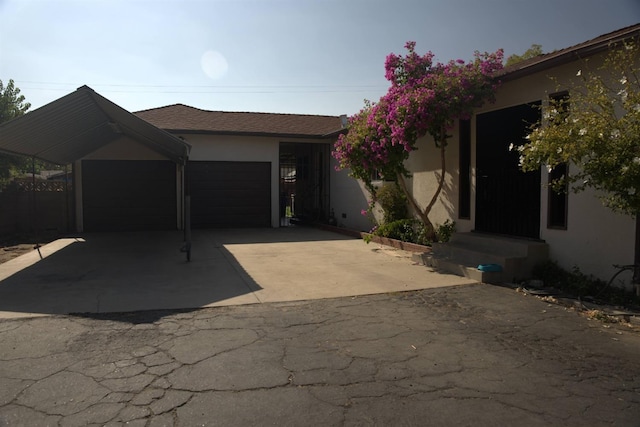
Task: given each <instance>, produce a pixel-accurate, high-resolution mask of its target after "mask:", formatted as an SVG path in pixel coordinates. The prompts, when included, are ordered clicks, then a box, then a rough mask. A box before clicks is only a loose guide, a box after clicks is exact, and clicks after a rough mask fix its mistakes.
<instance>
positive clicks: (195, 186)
mask: <svg viewBox="0 0 640 427" xmlns="http://www.w3.org/2000/svg"><path fill="white" fill-rule="evenodd" d="M187 176H188V185H189V193H190V195H191V224H192V226H193V227H200V228H206V227H270V226H271V163H269V162H215V161H212V162H199V161H193V162H189V164H188V166H187Z"/></svg>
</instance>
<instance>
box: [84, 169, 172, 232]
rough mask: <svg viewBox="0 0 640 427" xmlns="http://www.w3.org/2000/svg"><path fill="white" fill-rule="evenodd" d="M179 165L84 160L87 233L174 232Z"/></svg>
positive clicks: (85, 223) (85, 227) (85, 222)
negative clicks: (177, 169) (177, 166)
mask: <svg viewBox="0 0 640 427" xmlns="http://www.w3.org/2000/svg"><path fill="white" fill-rule="evenodd" d="M176 200H177V197H176V165H175V163H173V162H171V161H168V160H166V161H165V160H84V161H83V162H82V201H83V203H82V207H83V217H84V229H85V231H130V230H175V229H176V228H177V217H176V215H177V213H176V209H177V202H176Z"/></svg>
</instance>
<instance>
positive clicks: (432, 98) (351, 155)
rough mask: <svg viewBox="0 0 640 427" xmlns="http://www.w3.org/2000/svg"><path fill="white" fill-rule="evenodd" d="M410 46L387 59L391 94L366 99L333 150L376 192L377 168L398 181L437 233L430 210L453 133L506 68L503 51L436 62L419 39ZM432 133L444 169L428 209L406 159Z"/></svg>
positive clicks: (489, 96) (431, 232)
mask: <svg viewBox="0 0 640 427" xmlns="http://www.w3.org/2000/svg"><path fill="white" fill-rule="evenodd" d="M405 48H406V49H407V51H408V53H407V54H406V55H405V56H400V55H395V54H390V55H389V56H387V58H386V61H385V70H386V78H387V80H389V81H390V82H391V87H390V88H389V89H388V91H387V93H386V95H384V96H383V97H382V98H380V100H379V101H378V102H377V103H372V102H368V101H365V106H364V108H363V109H362V110H361V111H360V112H359V113H357V114H355V115H353V116H351V117H350V118H349V125H348V132H347V134H345V135H340V137H339V138H338V141H337V142H336V144H335V146H334V151H333V153H332V154H333V156H334V157H335V158H336V160H338V162H339V167H340V168H348V169H350V171H351V172H350V173H351V176H353V177H355V178H357V179H360V180H361V181H363V182H364V184H365V185H366V187H367V188H368V189H369V191H370V192H371V193H372V195H375V189H374V187H373V184H372V182H371V177H372V176H373V175H374V174H375V173H378V174H380V175H382V177H383V178H384V179H386V180H390V181H395V182H397V183H398V184H399V185H400V188H401V189H402V190H403V192H404V193H405V195H406V196H407V200H408V202H409V204H410V206H411V207H412V208H413V210H414V211H415V213H416V215H417V216H418V217H419V218H420V220H421V221H422V222H423V223H424V225H425V228H426V230H427V233H428V234H429V237H431V238H433V237H434V236H435V232H434V227H433V224H432V222H431V220H430V219H429V214H430V212H431V209H432V208H433V206H434V204H435V203H436V201H437V200H438V197H439V195H440V192H441V191H442V187H443V184H444V179H445V173H446V163H445V149H446V147H447V143H448V142H447V140H448V139H449V138H450V135H448V132H449V131H450V130H451V129H452V128H453V127H454V125H455V124H456V122H457V120H458V119H466V118H469V117H470V116H471V114H472V113H473V110H474V109H475V108H478V107H480V106H481V105H482V104H484V102H486V101H492V100H493V95H494V92H495V89H496V85H497V83H496V81H495V80H494V79H493V77H492V76H493V75H494V73H495V72H496V71H498V70H500V69H501V68H502V55H503V53H502V50H498V51H497V52H495V53H492V54H489V53H484V54H480V53H478V52H476V54H475V59H474V60H473V61H470V62H468V63H465V61H463V60H460V59H459V60H456V61H450V62H448V63H446V64H443V63H437V64H434V63H433V56H434V55H433V53H431V52H428V53H427V54H425V55H422V56H421V55H418V54H417V53H416V52H415V42H408V43H407V44H406V45H405ZM427 134H429V135H431V137H433V140H434V142H435V145H436V147H437V148H438V150H439V155H440V156H439V157H440V171H439V176H438V177H437V179H438V187H437V189H436V191H435V193H434V194H433V196H432V198H431V200H430V202H429V203H428V204H427V206H426V207H424V208H422V207H420V206H419V204H418V202H417V201H416V199H415V197H414V196H413V195H412V194H411V192H409V190H408V188H407V185H406V182H405V178H408V177H410V176H411V175H410V173H409V171H408V170H407V169H406V167H405V165H404V162H405V161H406V160H407V159H408V158H409V154H410V153H411V152H412V151H414V150H416V148H417V147H416V143H417V140H418V139H419V138H422V137H423V136H425V135H427ZM374 197H375V196H374Z"/></svg>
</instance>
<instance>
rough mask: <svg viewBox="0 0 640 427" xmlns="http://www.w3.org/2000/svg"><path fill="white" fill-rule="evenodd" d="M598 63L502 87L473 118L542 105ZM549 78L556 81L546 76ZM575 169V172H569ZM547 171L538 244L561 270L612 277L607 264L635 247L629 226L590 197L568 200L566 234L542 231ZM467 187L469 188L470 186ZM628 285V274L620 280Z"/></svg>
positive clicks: (626, 257) (623, 259)
mask: <svg viewBox="0 0 640 427" xmlns="http://www.w3.org/2000/svg"><path fill="white" fill-rule="evenodd" d="M601 61H602V57H592V58H590V59H589V61H588V65H586V64H585V63H583V62H577V61H576V62H573V63H570V64H566V65H564V66H561V67H556V68H555V69H553V70H549V71H546V72H540V73H537V74H534V75H531V76H527V77H524V78H521V79H518V80H515V81H509V82H505V83H504V84H503V85H502V86H501V88H500V89H499V90H498V93H497V97H496V98H497V99H496V103H495V104H493V105H486V106H484V107H483V108H482V109H480V110H478V112H477V113H483V112H487V111H493V110H497V109H502V108H507V107H511V106H515V105H520V104H524V103H527V102H533V101H539V100H542V101H543V102H544V101H545V100H547V99H548V96H549V95H550V94H552V93H555V92H558V91H561V90H564V89H566V88H567V82H569V81H575V80H577V77H576V74H577V72H578V71H579V70H582V71H583V72H585V71H586V70H587V69H590V70H594V71H595V70H596V69H597V67H598V66H599V64H601ZM550 75H553V76H554V78H555V79H556V80H552V79H551V78H550V77H549V76H550ZM471 131H472V136H471V137H472V165H475V157H476V156H475V154H476V153H475V135H476V132H475V120H474V121H473V122H472V130H471ZM571 167H575V166H570V168H571ZM547 177H548V175H547V171H546V169H544V168H543V170H542V185H543V188H542V191H541V194H540V198H541V199H540V202H541V214H540V238H541V239H542V240H545V241H546V242H547V243H548V244H549V246H550V257H551V259H553V260H555V261H557V262H558V263H559V264H560V265H561V266H562V267H564V268H566V269H571V268H573V267H574V266H577V267H578V268H579V269H580V270H581V271H582V272H584V273H587V274H593V275H594V276H597V277H600V278H601V279H603V280H608V279H609V278H610V277H611V276H612V275H613V273H614V272H615V271H616V270H615V269H614V268H613V267H612V264H632V263H633V257H634V247H635V220H634V219H633V218H631V217H628V216H622V215H618V214H615V213H613V212H611V211H610V210H609V209H607V208H605V207H603V206H602V203H601V201H600V200H599V199H598V198H597V197H596V194H595V192H593V191H589V190H588V191H585V192H584V193H580V194H574V193H573V192H570V193H569V195H568V218H567V229H566V230H556V229H549V228H548V227H547V201H548V189H547V188H546V187H545V184H546V183H547V182H548V179H547ZM473 187H475V182H474V185H473ZM474 212H475V198H474V197H472V214H474ZM623 278H624V279H626V281H630V279H631V274H630V273H628V274H626V276H623Z"/></svg>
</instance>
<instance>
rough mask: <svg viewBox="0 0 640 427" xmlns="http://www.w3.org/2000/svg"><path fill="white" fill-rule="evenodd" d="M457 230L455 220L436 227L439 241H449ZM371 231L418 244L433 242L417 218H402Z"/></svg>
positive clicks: (378, 234) (427, 244)
mask: <svg viewBox="0 0 640 427" xmlns="http://www.w3.org/2000/svg"><path fill="white" fill-rule="evenodd" d="M455 230H456V224H455V222H452V221H449V220H447V221H446V222H445V223H444V224H442V225H440V226H438V227H437V228H436V236H437V238H438V241H439V242H447V241H449V238H450V237H451V235H452V234H453V233H454V232H455ZM371 232H372V233H373V234H375V235H376V236H381V237H388V238H390V239H396V240H401V241H403V242H410V243H416V244H418V245H425V246H430V245H431V243H433V242H431V241H430V240H429V239H428V238H427V230H426V228H425V226H424V224H423V223H422V222H421V221H418V220H416V219H400V220H397V221H392V222H389V223H385V224H382V225H381V226H379V227H376V228H374V229H373V230H372V231H371Z"/></svg>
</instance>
